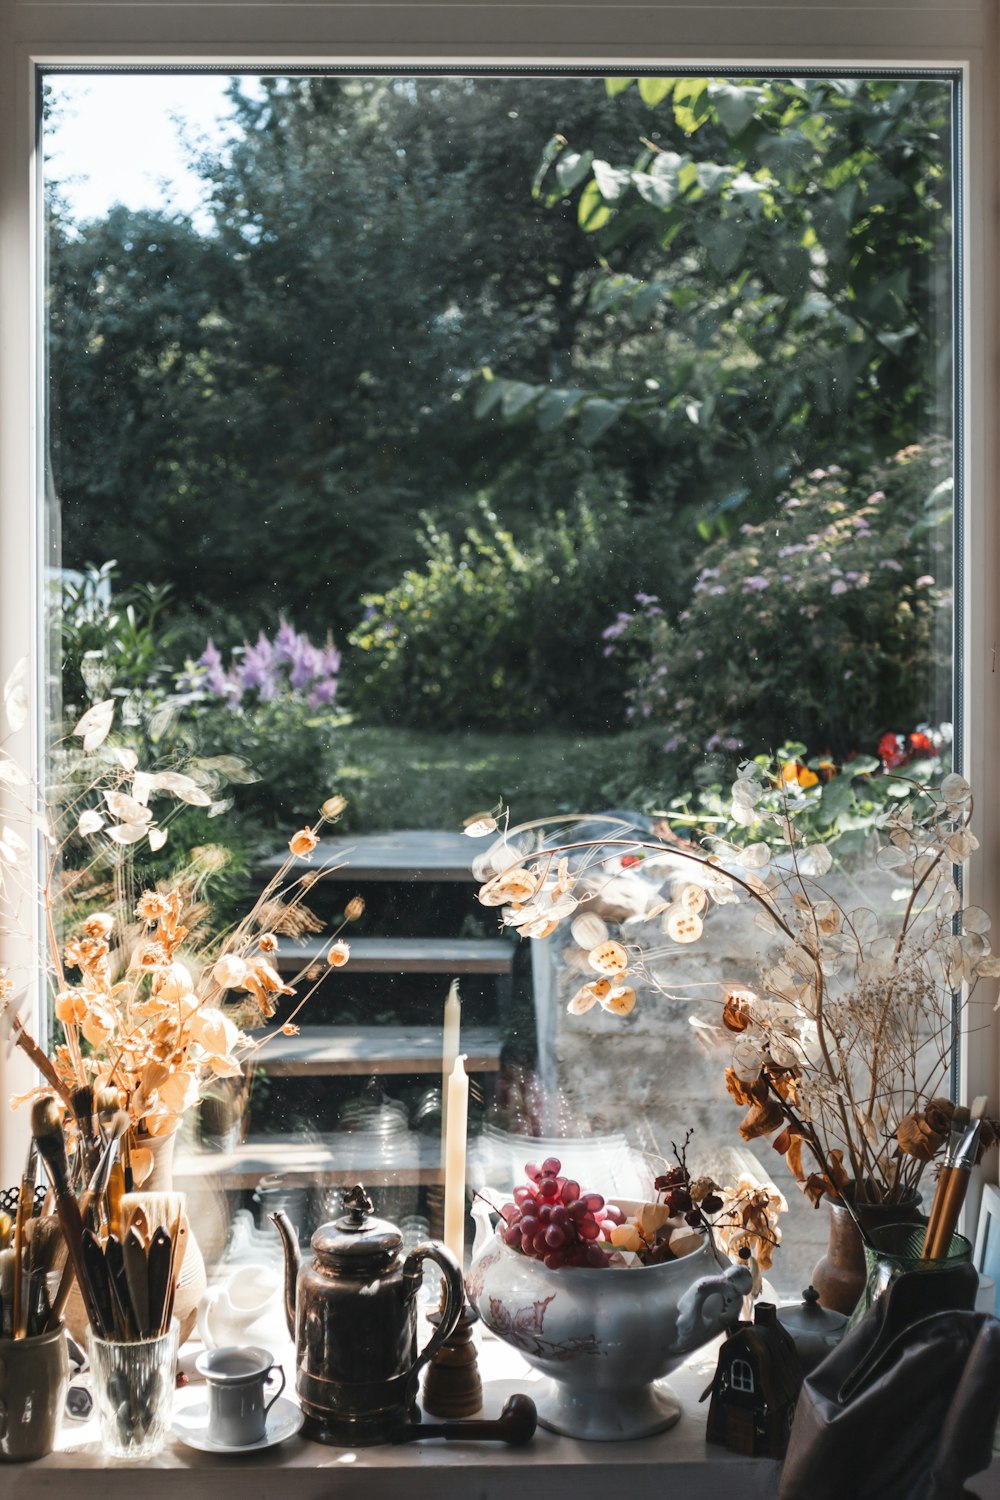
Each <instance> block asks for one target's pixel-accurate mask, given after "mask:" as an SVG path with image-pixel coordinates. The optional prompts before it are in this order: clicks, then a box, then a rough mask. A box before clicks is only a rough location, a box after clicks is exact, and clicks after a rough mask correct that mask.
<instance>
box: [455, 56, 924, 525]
mask: <svg viewBox="0 0 1000 1500" xmlns="http://www.w3.org/2000/svg"><path fill="white" fill-rule="evenodd" d="M633 84H636V86H637V87H636V91H633V90H632V87H631V86H632V85H633ZM608 93H609V95H612V96H613V97H614V98H615V101H616V104H617V105H618V106H620V107H622V108H623V109H624V107H625V106H626V105H627V104H628V102H629V101H630V100H633V101H634V99H635V98H636V93H637V95H638V97H639V98H640V99H641V100H642V102H643V103H644V104H645V105H646V106H647V122H646V123H645V125H644V127H641V128H640V129H639V130H636V131H635V133H634V134H633V136H632V148H631V149H632V154H631V157H630V158H629V157H628V155H627V148H626V146H625V142H626V140H627V139H628V132H627V128H623V132H622V136H621V145H620V146H619V147H618V149H617V150H616V151H615V153H613V154H609V155H608V156H607V158H606V159H605V158H604V157H602V154H601V152H600V151H599V150H595V149H593V145H594V143H593V142H592V141H591V140H589V139H588V137H587V136H586V135H581V134H579V133H576V134H573V133H569V132H564V133H563V134H562V135H561V136H558V137H554V138H553V140H552V141H550V143H549V148H548V150H547V153H546V156H545V157H544V158H543V162H542V167H541V169H540V171H539V174H538V176H537V178H536V185H535V191H536V194H537V196H538V197H539V198H541V199H542V200H543V201H545V202H546V203H548V204H549V205H550V206H551V207H552V208H553V209H558V210H559V211H562V210H563V207H564V204H565V199H566V195H567V194H568V193H572V194H574V195H575V197H576V205H577V218H578V222H579V225H580V227H581V229H582V231H583V232H584V234H585V235H587V236H588V237H590V238H591V239H592V241H593V244H594V248H595V263H594V266H593V268H592V269H591V270H590V271H589V272H588V273H585V274H584V275H582V276H581V277H580V278H578V281H577V293H578V295H579V296H584V297H586V299H587V310H588V317H587V318H586V319H581V320H580V321H579V322H578V323H577V327H576V341H575V344H574V346H573V349H572V351H571V355H570V359H569V361H568V365H567V368H566V371H565V375H564V377H563V378H562V379H555V380H553V379H552V378H551V376H549V377H548V378H544V379H541V380H539V379H535V380H533V381H532V380H530V379H529V378H526V375H525V373H524V372H522V371H517V370H514V371H512V372H510V374H509V375H508V376H506V377H503V376H499V375H498V374H497V372H495V371H490V372H489V377H488V379H487V384H486V385H485V386H484V389H483V393H482V396H481V400H480V407H479V410H480V412H482V413H484V414H485V413H492V414H493V415H494V419H495V418H496V416H501V417H502V418H504V419H506V420H507V421H516V422H517V424H518V426H519V429H520V430H522V431H523V430H524V427H525V424H526V423H529V422H531V421H534V422H535V423H536V424H537V427H538V429H539V430H540V431H544V432H552V433H558V432H559V430H560V429H561V428H566V429H567V430H568V431H569V432H570V433H573V434H575V435H576V436H577V437H578V439H579V441H580V442H581V443H582V444H583V445H585V446H586V447H588V448H590V449H596V450H598V451H599V454H600V456H601V458H603V457H604V456H605V455H607V456H608V458H611V459H613V456H614V455H615V454H616V453H617V452H618V451H620V449H621V447H622V446H623V445H628V446H629V447H632V446H634V445H640V446H645V445H646V444H650V445H651V446H652V447H653V448H654V449H657V448H658V449H659V450H660V451H661V452H662V454H663V456H664V467H666V465H667V464H668V463H669V466H670V479H669V491H670V497H671V504H672V506H673V507H674V508H676V509H680V510H682V512H683V513H685V514H686V516H687V518H688V519H689V522H690V523H691V524H693V525H695V526H697V528H698V530H699V532H700V534H701V535H702V536H703V537H704V538H705V539H706V540H709V539H711V537H712V536H713V535H717V534H720V533H721V534H723V535H725V534H728V533H729V532H731V531H732V529H733V527H734V525H735V513H736V512H737V511H740V510H741V509H742V510H743V512H744V514H746V513H747V506H748V502H749V503H750V504H751V505H753V504H756V506H757V507H758V508H760V507H761V506H762V505H765V504H767V503H769V501H770V499H771V496H772V495H773V493H774V489H775V488H776V486H777V485H780V484H781V483H783V482H784V481H785V480H786V479H787V477H788V475H789V474H790V473H793V472H795V471H796V470H798V469H802V468H809V467H811V466H813V465H814V464H816V463H818V462H822V461H823V457H824V455H825V454H827V453H828V452H829V451H830V448H831V446H832V444H833V443H834V442H835V443H836V446H837V452H838V453H839V454H840V455H841V456H842V457H843V459H844V460H845V462H850V463H858V462H871V461H872V460H873V459H875V458H876V457H877V456H878V455H879V454H881V453H884V452H886V451H887V450H889V449H890V448H892V447H893V446H897V447H898V446H900V445H901V444H903V443H905V442H908V441H910V440H911V439H912V436H913V435H914V434H918V435H921V436H925V435H927V434H929V433H931V432H941V431H947V430H948V426H949V422H950V416H949V404H950V399H951V395H950V383H949V382H950V373H949V372H950V357H951V352H950V334H949V330H948V327H947V317H948V314H947V307H948V298H949V278H950V258H951V216H950V194H951V187H950V181H949V170H950V164H949V148H948V141H949V137H950V116H949V110H950V98H951V96H950V89H949V86H948V85H947V84H944V83H940V82H935V81H917V80H907V81H902V80H896V81H890V80H878V79H870V80H858V79H837V78H832V79H770V80H762V81H759V80H745V81H744V80H726V79H719V78H702V79H696V78H641V79H638V80H634V79H621V78H617V79H609V80H608ZM623 127H624V117H623ZM588 162H589V170H588V169H587V163H588ZM613 347H614V350H615V352H614V354H612V348H613ZM514 390H516V392H517V398H516V403H515V405H514V408H513V409H511V405H510V401H509V397H510V394H511V392H512V391H514ZM595 458H596V455H595Z"/></svg>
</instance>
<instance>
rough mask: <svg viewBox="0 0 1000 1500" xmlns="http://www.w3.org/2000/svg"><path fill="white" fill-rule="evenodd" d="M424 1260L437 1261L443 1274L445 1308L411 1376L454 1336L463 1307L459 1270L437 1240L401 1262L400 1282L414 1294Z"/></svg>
mask: <svg viewBox="0 0 1000 1500" xmlns="http://www.w3.org/2000/svg"><path fill="white" fill-rule="evenodd" d="M425 1260H433V1261H436V1262H437V1264H438V1265H439V1266H440V1267H441V1270H442V1271H443V1272H444V1307H443V1308H442V1309H441V1321H440V1322H439V1323H438V1325H437V1327H436V1328H435V1329H434V1332H433V1333H432V1334H431V1336H430V1338H429V1339H428V1340H427V1343H426V1344H425V1345H424V1347H423V1348H422V1349H421V1351H420V1353H419V1354H418V1355H417V1362H416V1364H415V1365H414V1366H413V1370H412V1372H411V1373H412V1374H413V1375H416V1373H417V1371H418V1370H421V1369H422V1368H423V1366H424V1365H425V1364H426V1363H427V1361H428V1360H429V1359H430V1358H431V1357H432V1356H433V1355H434V1354H436V1353H437V1351H438V1350H439V1349H440V1347H441V1345H442V1344H443V1343H444V1341H445V1339H447V1338H450V1337H451V1335H452V1334H453V1333H454V1332H455V1329H456V1328H457V1327H458V1320H459V1318H460V1317H461V1316H462V1308H463V1306H464V1304H465V1283H464V1281H463V1280H462V1267H461V1266H460V1265H459V1263H458V1261H457V1260H456V1259H455V1257H454V1256H453V1255H452V1253H451V1251H450V1250H449V1249H448V1248H447V1246H446V1245H441V1244H439V1243H438V1242H437V1241H436V1240H428V1241H427V1242H426V1244H423V1245H417V1246H416V1248H415V1249H413V1250H411V1251H410V1253H409V1255H408V1256H407V1257H406V1260H405V1261H404V1262H403V1278H404V1280H405V1281H408V1282H409V1283H410V1284H411V1285H412V1287H413V1290H414V1293H415V1292H416V1290H417V1288H418V1287H419V1286H420V1282H421V1280H422V1279H423V1267H422V1264H421V1262H423V1261H425Z"/></svg>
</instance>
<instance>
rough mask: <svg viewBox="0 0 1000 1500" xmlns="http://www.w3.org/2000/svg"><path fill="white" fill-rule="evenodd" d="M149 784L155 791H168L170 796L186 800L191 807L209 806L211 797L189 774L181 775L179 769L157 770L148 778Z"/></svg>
mask: <svg viewBox="0 0 1000 1500" xmlns="http://www.w3.org/2000/svg"><path fill="white" fill-rule="evenodd" d="M149 784H150V786H151V787H153V788H154V789H155V790H156V791H160V792H169V793H170V795H171V796H172V797H177V798H179V800H180V801H181V802H188V803H190V805H191V806H192V807H210V806H211V804H212V799H211V797H210V796H209V795H208V793H207V792H206V791H205V789H204V787H200V786H199V785H198V783H197V782H196V781H192V779H191V777H190V776H182V775H181V773H180V771H157V773H156V775H155V776H151V777H150V778H149Z"/></svg>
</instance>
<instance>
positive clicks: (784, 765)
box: [659, 732, 950, 859]
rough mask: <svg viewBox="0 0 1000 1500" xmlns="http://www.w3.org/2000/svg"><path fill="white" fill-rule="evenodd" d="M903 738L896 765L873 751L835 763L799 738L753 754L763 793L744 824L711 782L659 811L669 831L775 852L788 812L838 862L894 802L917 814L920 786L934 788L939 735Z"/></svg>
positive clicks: (941, 747) (941, 743)
mask: <svg viewBox="0 0 1000 1500" xmlns="http://www.w3.org/2000/svg"><path fill="white" fill-rule="evenodd" d="M892 738H895V737H892ZM909 739H910V741H911V744H910V745H909V746H908V747H907V749H908V753H905V754H903V755H901V756H900V758H899V759H898V760H897V761H896V762H895V768H892V764H891V760H892V758H891V757H890V765H885V764H883V762H882V760H881V759H879V757H877V756H874V755H856V756H854V757H853V758H852V759H851V760H848V761H845V762H844V763H843V765H839V766H838V765H836V764H835V763H834V762H833V761H832V760H831V759H830V757H829V756H825V755H813V756H810V755H809V753H808V750H807V749H806V746H805V745H804V744H802V743H801V741H789V742H788V743H786V744H784V745H782V747H781V749H780V750H778V751H776V752H775V753H774V754H773V755H756V756H754V758H753V759H754V764H755V765H756V766H757V768H758V771H757V776H756V780H757V781H758V782H759V784H760V785H761V787H762V788H763V790H762V791H761V794H760V797H759V799H758V801H757V805H756V811H757V813H758V817H757V820H756V821H754V822H752V823H749V824H748V823H746V822H744V823H737V822H736V821H735V820H734V818H733V815H732V800H733V799H732V792H731V788H730V787H728V786H727V787H723V786H721V785H719V784H718V783H713V785H711V786H709V787H704V788H701V789H699V790H696V791H693V792H689V793H687V794H682V795H680V796H677V797H675V798H673V799H672V800H671V801H670V803H669V806H668V807H667V808H666V809H662V810H661V811H660V812H659V815H660V816H666V817H667V818H668V819H669V821H670V824H671V827H672V828H673V829H674V831H675V832H681V831H683V829H684V828H685V827H686V826H687V827H690V828H692V829H698V830H700V831H701V832H703V833H705V832H707V833H709V834H715V835H722V836H724V837H725V838H726V839H728V840H729V841H730V842H731V843H734V844H736V845H738V846H744V845H748V844H756V843H761V844H767V845H769V846H770V847H771V848H773V849H776V850H779V851H781V852H784V851H785V850H786V849H787V839H786V837H785V830H784V823H783V819H784V818H786V817H788V816H793V817H794V820H795V827H796V829H797V830H798V833H799V834H800V835H801V837H802V838H803V839H804V841H805V842H806V843H807V844H809V845H815V844H820V843H822V844H830V845H831V846H832V845H836V853H837V857H838V859H843V858H845V857H846V856H848V855H851V854H858V853H861V852H863V851H864V850H865V848H866V846H867V844H868V840H869V836H870V835H871V834H872V833H873V832H874V831H875V829H876V828H878V827H880V826H881V822H882V820H883V819H884V818H885V816H886V815H887V814H888V813H891V812H893V811H896V810H898V809H899V807H900V804H902V803H905V802H911V803H913V804H914V813H915V815H916V814H917V813H919V812H921V811H923V810H924V809H925V808H926V802H925V801H924V799H923V788H925V787H928V786H936V785H938V783H939V781H940V778H941V776H942V775H943V774H944V773H945V772H946V771H947V770H948V769H949V767H950V755H949V747H948V744H947V742H946V741H945V740H944V739H942V738H941V737H940V736H935V737H934V739H932V738H931V737H930V736H929V735H927V734H926V733H922V732H921V733H917V734H912V735H910V736H909Z"/></svg>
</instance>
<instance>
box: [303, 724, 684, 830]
mask: <svg viewBox="0 0 1000 1500" xmlns="http://www.w3.org/2000/svg"><path fill="white" fill-rule="evenodd" d="M331 756H332V759H331V765H330V775H329V778H328V779H329V781H330V784H331V785H335V786H336V787H337V789H338V790H339V791H341V792H343V794H344V796H345V797H347V798H348V801H349V804H350V810H349V813H348V815H347V818H346V819H345V826H346V827H348V828H350V829H355V830H357V831H364V832H375V831H377V830H379V829H390V828H441V829H449V828H455V829H458V828H461V826H462V823H463V821H464V820H465V819H466V818H468V817H470V816H471V815H472V814H473V813H476V812H480V811H484V810H486V809H488V808H492V807H493V806H494V805H495V804H496V803H497V802H500V801H503V802H504V803H506V804H507V805H508V806H509V807H510V809H511V817H512V820H513V821H515V822H518V823H520V822H524V821H526V820H527V819H529V818H536V817H541V816H543V815H544V814H546V813H556V814H558V813H567V812H589V811H598V810H601V809H607V808H610V807H628V808H638V807H640V806H641V805H642V804H643V803H647V804H648V803H649V802H650V800H655V794H656V792H657V785H656V758H657V750H656V746H655V745H654V744H653V743H651V742H650V741H649V740H648V739H647V738H645V737H644V736H642V735H640V734H635V733H629V732H625V733H621V734H593V735H573V734H560V733H556V732H551V731H549V732H545V733H531V732H528V733H524V734H489V733H475V734H473V733H465V734H463V733H447V734H434V733H431V732H429V731H426V730H412V729H388V728H369V727H362V726H360V725H347V726H345V727H343V728H341V729H340V730H339V731H338V732H337V734H336V737H335V740H334V742H333V744H332V745H331Z"/></svg>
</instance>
